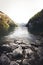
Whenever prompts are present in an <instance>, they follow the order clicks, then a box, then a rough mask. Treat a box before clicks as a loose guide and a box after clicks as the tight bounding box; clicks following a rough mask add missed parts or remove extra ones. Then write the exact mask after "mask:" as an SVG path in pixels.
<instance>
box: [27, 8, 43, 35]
mask: <svg viewBox="0 0 43 65" xmlns="http://www.w3.org/2000/svg"><path fill="white" fill-rule="evenodd" d="M26 26H27V27H28V31H30V32H31V33H32V34H38V35H39V34H40V35H42V34H43V9H42V10H41V11H40V12H38V13H37V14H35V15H34V16H33V17H32V18H31V19H30V20H29V21H28V23H27V25H26Z"/></svg>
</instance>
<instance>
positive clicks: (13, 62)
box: [10, 61, 19, 65]
mask: <svg viewBox="0 0 43 65" xmlns="http://www.w3.org/2000/svg"><path fill="white" fill-rule="evenodd" d="M10 65H19V64H18V63H16V62H15V61H11V63H10Z"/></svg>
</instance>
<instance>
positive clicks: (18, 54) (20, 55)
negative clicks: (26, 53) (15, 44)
mask: <svg viewBox="0 0 43 65" xmlns="http://www.w3.org/2000/svg"><path fill="white" fill-rule="evenodd" d="M13 58H14V59H15V60H19V59H22V58H23V55H22V54H21V53H19V52H17V51H15V52H14V53H13Z"/></svg>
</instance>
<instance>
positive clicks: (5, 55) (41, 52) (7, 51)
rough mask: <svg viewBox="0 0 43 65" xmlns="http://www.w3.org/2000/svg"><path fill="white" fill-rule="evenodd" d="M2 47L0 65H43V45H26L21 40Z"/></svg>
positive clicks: (7, 42) (5, 43)
mask: <svg viewBox="0 0 43 65" xmlns="http://www.w3.org/2000/svg"><path fill="white" fill-rule="evenodd" d="M3 43H4V44H2V45H0V65H43V44H42V43H41V44H37V45H36V44H26V43H25V42H23V41H20V40H14V41H13V42H9V41H6V42H3Z"/></svg>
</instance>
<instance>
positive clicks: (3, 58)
mask: <svg viewBox="0 0 43 65" xmlns="http://www.w3.org/2000/svg"><path fill="white" fill-rule="evenodd" d="M0 63H1V64H2V65H9V64H10V59H9V58H8V57H7V56H6V55H5V54H2V55H1V57H0Z"/></svg>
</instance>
